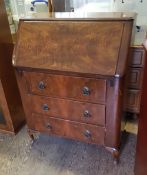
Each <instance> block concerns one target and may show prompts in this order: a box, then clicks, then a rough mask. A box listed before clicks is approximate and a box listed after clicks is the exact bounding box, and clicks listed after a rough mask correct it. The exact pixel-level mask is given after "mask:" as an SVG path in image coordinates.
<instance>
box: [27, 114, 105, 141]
mask: <svg viewBox="0 0 147 175" xmlns="http://www.w3.org/2000/svg"><path fill="white" fill-rule="evenodd" d="M30 125H31V129H33V130H37V131H39V132H45V133H49V134H54V135H58V136H63V137H67V138H72V139H77V140H81V141H85V142H88V143H96V144H104V136H105V131H104V128H103V127H99V126H95V125H89V124H81V123H78V122H72V121H68V120H63V119H56V118H52V117H48V116H45V115H44V116H40V115H37V114H32V122H31V123H30Z"/></svg>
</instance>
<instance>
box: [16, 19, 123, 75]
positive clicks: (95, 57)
mask: <svg viewBox="0 0 147 175" xmlns="http://www.w3.org/2000/svg"><path fill="white" fill-rule="evenodd" d="M123 28H124V22H119V21H113V24H112V22H110V21H109V22H108V21H97V22H92V21H90V22H86V21H85V22H83V21H70V22H69V21H42V22H37V21H36V22H33V21H29V22H21V24H20V27H19V36H18V43H17V46H16V50H17V52H16V53H15V54H14V60H13V64H14V65H15V66H21V67H33V68H42V69H50V70H60V71H70V72H79V73H93V74H101V75H115V71H116V67H117V62H118V55H119V49H120V45H121V37H122V33H123Z"/></svg>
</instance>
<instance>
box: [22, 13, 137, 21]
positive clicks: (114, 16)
mask: <svg viewBox="0 0 147 175" xmlns="http://www.w3.org/2000/svg"><path fill="white" fill-rule="evenodd" d="M135 17H136V13H133V12H80V13H79V12H55V13H39V14H38V13H34V14H31V15H30V16H26V17H25V18H22V19H21V20H78V19H79V20H132V19H134V18H135Z"/></svg>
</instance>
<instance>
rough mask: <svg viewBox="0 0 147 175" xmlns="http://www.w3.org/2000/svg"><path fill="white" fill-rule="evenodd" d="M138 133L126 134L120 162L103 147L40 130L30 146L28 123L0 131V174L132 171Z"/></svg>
mask: <svg viewBox="0 0 147 175" xmlns="http://www.w3.org/2000/svg"><path fill="white" fill-rule="evenodd" d="M135 146H136V135H133V134H126V135H124V136H123V143H122V153H121V157H120V164H119V165H117V166H114V164H113V161H112V157H111V155H110V153H108V152H107V151H106V150H105V149H104V148H103V147H101V146H96V145H89V144H85V143H81V142H76V141H73V140H67V139H62V138H59V137H51V136H47V135H43V134H41V135H40V136H39V138H38V139H37V141H36V142H35V143H34V144H33V146H31V141H30V138H29V137H28V135H27V132H26V127H24V128H23V129H22V130H21V132H19V134H18V135H16V136H9V135H3V134H1V135H0V175H133V174H134V173H133V171H134V160H135V158H134V156H135Z"/></svg>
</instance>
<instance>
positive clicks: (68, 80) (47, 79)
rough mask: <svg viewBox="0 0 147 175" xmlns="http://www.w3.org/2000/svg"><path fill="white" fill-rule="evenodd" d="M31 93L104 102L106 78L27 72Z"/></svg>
mask: <svg viewBox="0 0 147 175" xmlns="http://www.w3.org/2000/svg"><path fill="white" fill-rule="evenodd" d="M25 77H26V79H27V80H28V85H29V91H30V92H31V93H33V94H38V95H44V96H50V97H60V98H72V99H77V100H84V101H89V102H95V103H98V102H100V103H104V102H105V95H106V80H103V79H92V78H81V77H71V76H63V75H51V74H44V73H35V72H27V73H25Z"/></svg>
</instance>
